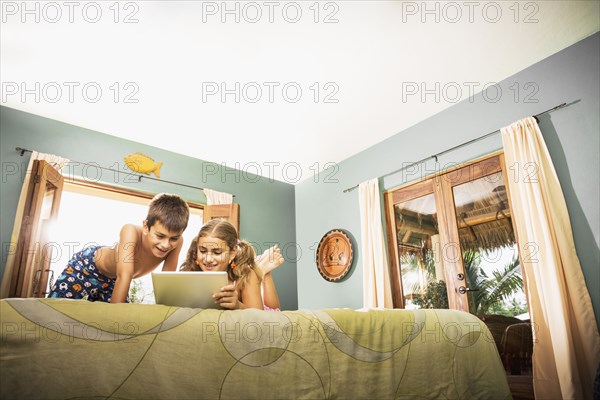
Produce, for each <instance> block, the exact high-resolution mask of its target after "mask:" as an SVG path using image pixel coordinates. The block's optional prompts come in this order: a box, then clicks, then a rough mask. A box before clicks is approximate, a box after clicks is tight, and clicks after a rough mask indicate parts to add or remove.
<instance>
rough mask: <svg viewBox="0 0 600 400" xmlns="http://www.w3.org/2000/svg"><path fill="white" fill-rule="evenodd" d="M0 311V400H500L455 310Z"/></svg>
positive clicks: (481, 335)
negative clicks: (109, 399)
mask: <svg viewBox="0 0 600 400" xmlns="http://www.w3.org/2000/svg"><path fill="white" fill-rule="evenodd" d="M0 318H1V328H2V329H1V334H2V336H1V342H0V398H6V399H9V398H10V399H17V398H24V399H55V398H61V399H78V398H87V399H90V398H111V399H269V398H274V399H370V400H371V399H415V398H422V399H440V398H443V399H494V400H496V399H506V398H511V396H510V392H509V388H508V385H507V382H506V377H505V373H504V369H503V367H502V363H501V360H500V357H499V355H498V351H497V349H496V345H495V343H494V339H493V337H492V336H491V335H490V333H489V331H488V329H487V328H486V327H485V325H484V324H483V323H482V322H481V321H480V320H479V319H477V318H476V317H474V316H472V315H470V314H468V313H464V312H460V311H452V310H364V311H357V310H350V309H325V310H298V311H283V312H269V311H261V310H239V311H222V310H211V309H192V308H178V307H167V306H161V305H143V304H114V305H111V304H105V303H100V302H96V303H90V302H86V301H77V300H66V299H4V300H1V301H0Z"/></svg>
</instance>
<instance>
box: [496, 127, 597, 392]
mask: <svg viewBox="0 0 600 400" xmlns="http://www.w3.org/2000/svg"><path fill="white" fill-rule="evenodd" d="M501 133H502V143H503V146H504V154H505V159H506V165H507V167H508V170H515V171H520V172H521V174H520V175H516V176H514V177H513V176H511V177H510V178H508V177H507V179H506V181H507V182H508V188H509V191H510V196H511V203H512V205H511V210H512V211H513V212H514V213H515V217H516V218H515V224H516V226H517V234H518V240H519V244H520V246H519V247H520V249H521V258H522V260H523V268H524V269H525V274H526V277H527V280H526V282H527V289H528V296H529V312H530V317H531V322H532V324H533V327H534V330H533V334H534V349H533V385H534V391H535V396H536V398H537V399H559V398H560V399H591V398H592V387H593V382H594V373H595V371H596V368H597V367H598V364H599V363H600V336H599V335H598V327H597V324H596V318H595V316H594V310H593V309H592V303H591V300H590V296H589V292H588V290H587V287H586V284H585V280H584V277H583V273H582V271H581V265H580V264H579V259H578V257H577V253H576V251H575V244H574V241H573V234H572V230H571V221H570V219H569V214H568V212H567V205H566V202H565V199H564V196H563V192H562V189H561V187H560V183H559V181H558V176H557V175H556V171H555V170H554V165H553V164H552V160H551V159H550V154H549V153H548V149H547V148H546V144H545V143H544V139H543V137H542V133H541V132H540V129H539V127H538V125H537V123H536V121H535V120H534V119H533V118H532V117H528V118H525V119H523V120H520V121H517V122H515V123H513V124H512V125H510V126H508V127H505V128H502V129H501ZM530 166H535V171H536V174H535V176H531V175H528V174H527V173H528V172H529V171H531V170H532V169H531V168H530ZM524 171H525V173H526V174H523V172H524ZM524 175H525V176H524Z"/></svg>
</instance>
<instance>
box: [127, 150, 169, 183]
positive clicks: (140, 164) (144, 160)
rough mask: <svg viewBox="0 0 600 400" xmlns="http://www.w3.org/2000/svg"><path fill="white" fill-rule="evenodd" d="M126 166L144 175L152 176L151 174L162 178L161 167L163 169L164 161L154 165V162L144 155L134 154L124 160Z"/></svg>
mask: <svg viewBox="0 0 600 400" xmlns="http://www.w3.org/2000/svg"><path fill="white" fill-rule="evenodd" d="M124 160H125V164H127V166H128V167H129V169H130V170H132V171H135V172H140V173H142V174H147V175H150V173H151V172H153V173H154V175H156V177H157V178H160V167H162V165H163V163H162V161H159V162H157V163H154V160H153V159H152V158H150V157H148V156H147V155H145V154H142V153H132V154H129V155H128V156H125V158H124Z"/></svg>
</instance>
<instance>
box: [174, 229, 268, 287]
mask: <svg viewBox="0 0 600 400" xmlns="http://www.w3.org/2000/svg"><path fill="white" fill-rule="evenodd" d="M201 237H214V238H217V239H221V240H222V241H224V242H225V243H226V244H227V246H228V247H229V250H234V249H236V248H237V250H236V252H235V257H234V259H233V261H234V262H235V268H231V267H229V268H227V275H228V277H229V280H230V281H232V282H236V287H237V288H238V290H240V291H241V290H242V289H243V288H244V287H245V286H246V283H247V282H248V280H249V279H250V276H251V275H250V274H251V273H252V272H254V273H255V274H256V276H257V277H258V281H259V282H262V277H263V274H262V271H261V270H260V268H258V266H257V265H256V262H255V261H254V258H255V254H254V248H253V247H252V245H251V244H250V243H248V242H247V241H245V240H240V238H239V237H238V233H237V231H236V230H235V228H234V226H233V225H231V224H230V223H229V222H227V221H226V220H224V219H213V220H210V221H209V222H207V223H206V224H204V226H202V228H201V229H200V232H198V235H196V237H194V240H192V243H191V244H190V248H189V249H188V252H187V256H186V257H185V261H184V262H183V264H181V267H180V268H179V269H180V270H181V271H202V270H201V269H200V266H199V265H197V264H196V259H197V258H198V240H199V239H200V238H201Z"/></svg>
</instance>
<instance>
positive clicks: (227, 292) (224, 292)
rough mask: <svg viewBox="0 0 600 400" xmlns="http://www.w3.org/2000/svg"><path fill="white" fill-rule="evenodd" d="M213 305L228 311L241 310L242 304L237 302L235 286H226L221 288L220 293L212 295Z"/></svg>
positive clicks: (237, 294)
mask: <svg viewBox="0 0 600 400" xmlns="http://www.w3.org/2000/svg"><path fill="white" fill-rule="evenodd" d="M212 297H213V298H214V299H215V303H216V304H218V305H220V306H221V307H223V308H227V309H229V310H236V309H238V308H241V305H242V303H240V300H239V293H238V291H237V289H236V288H235V285H227V286H224V287H222V288H221V291H220V292H218V293H215V294H213V296H212Z"/></svg>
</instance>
